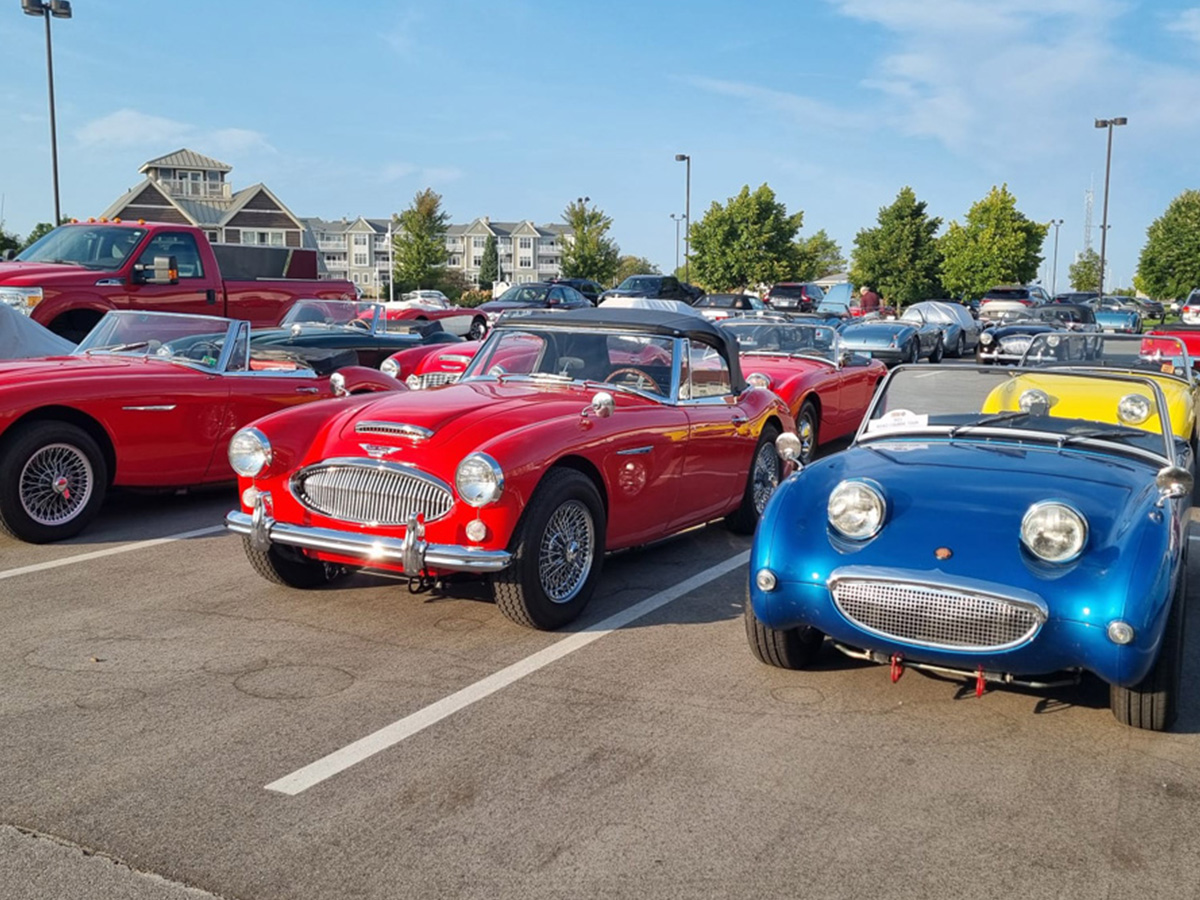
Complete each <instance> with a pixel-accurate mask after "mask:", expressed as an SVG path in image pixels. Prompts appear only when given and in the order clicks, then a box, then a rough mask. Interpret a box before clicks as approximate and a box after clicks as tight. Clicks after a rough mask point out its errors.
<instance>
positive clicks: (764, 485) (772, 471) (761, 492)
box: [754, 424, 812, 516]
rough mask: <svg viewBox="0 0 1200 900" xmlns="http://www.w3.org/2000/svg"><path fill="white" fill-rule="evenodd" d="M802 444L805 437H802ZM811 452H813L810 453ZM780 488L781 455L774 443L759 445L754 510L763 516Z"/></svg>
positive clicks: (755, 473) (755, 474) (810, 432)
mask: <svg viewBox="0 0 1200 900" xmlns="http://www.w3.org/2000/svg"><path fill="white" fill-rule="evenodd" d="M800 440H801V443H803V442H804V436H803V435H801V437H800ZM808 441H809V444H810V445H811V443H812V426H811V424H810V425H809V432H808ZM809 452H811V450H810V451H809ZM777 487H779V454H778V453H777V452H776V450H775V444H774V443H773V442H768V443H763V444H760V445H759V448H758V453H756V454H755V455H754V509H755V511H757V513H758V514H759V515H760V516H761V515H762V512H763V510H764V509H766V508H767V501H768V500H770V499H771V495H772V494H773V493H775V488H777Z"/></svg>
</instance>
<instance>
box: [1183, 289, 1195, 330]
mask: <svg viewBox="0 0 1200 900" xmlns="http://www.w3.org/2000/svg"><path fill="white" fill-rule="evenodd" d="M1179 318H1180V319H1182V320H1183V324H1184V325H1200V289H1197V290H1194V291H1192V292H1191V293H1190V294H1188V298H1187V299H1186V300H1184V301H1183V303H1182V305H1181V306H1180V307H1179Z"/></svg>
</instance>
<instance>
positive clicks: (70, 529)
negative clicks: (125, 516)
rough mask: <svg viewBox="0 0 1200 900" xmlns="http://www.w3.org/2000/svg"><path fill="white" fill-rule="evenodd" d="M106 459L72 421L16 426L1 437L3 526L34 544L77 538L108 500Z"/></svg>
mask: <svg viewBox="0 0 1200 900" xmlns="http://www.w3.org/2000/svg"><path fill="white" fill-rule="evenodd" d="M107 491H108V463H107V462H106V461H105V458H104V454H103V453H102V452H101V450H100V447H99V445H98V444H97V443H96V441H95V440H93V439H92V436H91V435H89V434H88V433H87V432H86V431H84V430H83V429H82V428H80V427H78V426H77V425H72V424H70V423H69V422H31V423H29V424H26V425H18V426H17V427H15V428H14V429H12V431H11V432H10V433H9V434H8V435H6V436H5V439H4V440H3V441H2V442H0V531H3V532H5V533H6V534H9V535H12V536H13V537H15V538H18V539H19V540H22V541H28V542H29V543H31V544H47V543H50V542H52V541H61V540H64V539H66V538H69V537H74V536H75V535H77V534H78V533H79V532H80V531H82V530H83V529H84V528H85V527H86V526H87V525H88V523H90V522H91V521H92V519H94V518H96V514H97V513H98V512H99V511H100V506H101V504H102V503H103V502H104V495H105V493H106V492H107Z"/></svg>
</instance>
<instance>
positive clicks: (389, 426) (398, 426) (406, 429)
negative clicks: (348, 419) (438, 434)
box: [354, 420, 433, 441]
mask: <svg viewBox="0 0 1200 900" xmlns="http://www.w3.org/2000/svg"><path fill="white" fill-rule="evenodd" d="M354 433H355V434H394V435H396V436H397V437H406V438H411V439H412V440H414V441H423V440H425V439H427V438H431V437H433V430H432V429H429V428H422V427H421V426H420V425H409V424H407V423H404V422H378V421H368V420H364V421H362V422H356V423H355V424H354Z"/></svg>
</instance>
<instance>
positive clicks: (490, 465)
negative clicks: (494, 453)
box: [454, 453, 504, 509]
mask: <svg viewBox="0 0 1200 900" xmlns="http://www.w3.org/2000/svg"><path fill="white" fill-rule="evenodd" d="M475 464H480V465H482V466H483V471H486V472H487V473H488V474H489V475H490V479H478V478H477V479H476V480H474V481H468V480H467V479H468V478H470V477H471V476H470V474H469V473H465V472H464V468H465V467H468V465H470V466H474V465H475ZM479 484H487V485H488V487H487V488H486V489H478V488H477V487H476V485H479ZM454 491H455V493H456V494H458V498H459V499H460V500H462V502H463V503H465V504H467V505H468V506H473V507H475V508H476V509H482V508H483V507H485V506H488V505H490V504H492V503H495V502H496V501H497V500H499V499H500V497H501V496H502V495H503V494H504V469H502V468H501V466H500V463H498V462H496V460H495V459H493V458H492V457H491V456H489V455H488V454H487V453H471V454H469V455H467V456H464V457H463V458H462V460H461V461H460V462H459V464H458V466H457V467H456V468H455V470H454Z"/></svg>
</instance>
